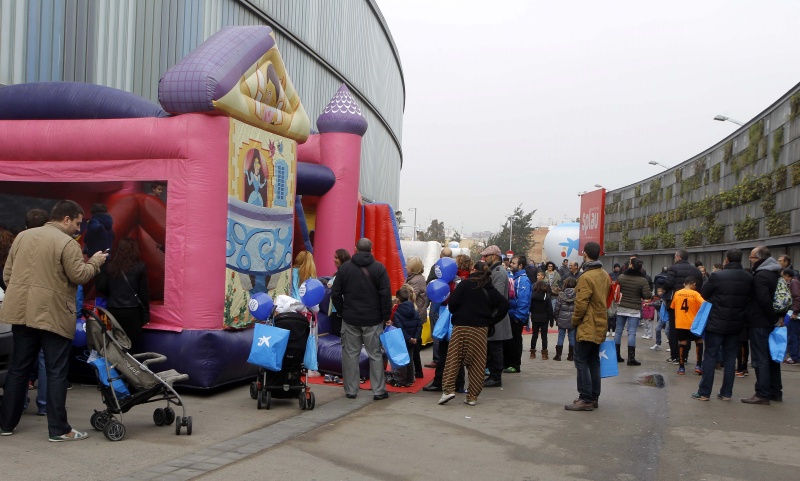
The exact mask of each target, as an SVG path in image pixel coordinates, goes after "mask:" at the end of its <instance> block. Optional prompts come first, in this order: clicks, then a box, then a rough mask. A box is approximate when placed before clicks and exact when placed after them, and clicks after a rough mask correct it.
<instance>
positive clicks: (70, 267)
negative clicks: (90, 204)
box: [0, 222, 100, 339]
mask: <svg viewBox="0 0 800 481" xmlns="http://www.w3.org/2000/svg"><path fill="white" fill-rule="evenodd" d="M99 271H100V266H99V265H98V264H96V263H95V262H94V261H93V260H89V262H88V263H87V262H84V261H83V254H82V253H81V247H80V245H78V243H77V242H76V241H75V239H73V238H72V237H71V236H69V235H68V234H67V233H66V231H65V230H64V229H63V228H62V227H61V225H60V224H59V223H57V222H48V223H47V224H45V225H43V226H42V227H36V228H34V229H28V230H25V231H22V232H20V234H19V235H18V236H17V238H16V239H14V243H13V244H12V245H11V251H10V252H9V253H8V259H7V260H6V265H5V269H4V270H3V280H4V281H5V283H6V284H7V285H8V288H7V289H6V295H5V299H4V301H3V307H2V309H0V322H2V323H6V324H17V325H23V326H28V327H30V328H33V329H41V330H43V331H49V332H52V333H54V334H58V335H59V336H61V337H65V338H67V339H72V338H74V337H75V316H76V313H77V308H76V303H75V296H76V293H77V289H78V285H81V284H85V283H86V282H88V281H89V280H90V279H91V278H92V277H94V276H95V275H96V274H97V273H98V272H99Z"/></svg>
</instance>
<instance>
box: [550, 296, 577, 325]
mask: <svg viewBox="0 0 800 481" xmlns="http://www.w3.org/2000/svg"><path fill="white" fill-rule="evenodd" d="M573 312H575V289H574V288H572V287H568V288H566V289H564V290H563V291H562V292H561V294H559V295H558V299H556V308H555V309H554V311H553V315H554V316H555V318H556V323H557V324H558V328H559V329H574V327H572V313H573Z"/></svg>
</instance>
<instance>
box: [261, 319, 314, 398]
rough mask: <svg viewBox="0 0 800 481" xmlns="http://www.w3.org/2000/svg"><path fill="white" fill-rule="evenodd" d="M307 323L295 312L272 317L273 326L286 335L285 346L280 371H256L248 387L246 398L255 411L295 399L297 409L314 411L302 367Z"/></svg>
mask: <svg viewBox="0 0 800 481" xmlns="http://www.w3.org/2000/svg"><path fill="white" fill-rule="evenodd" d="M310 324H311V322H310V321H309V319H308V318H307V317H306V316H305V315H303V314H299V313H297V312H285V313H281V314H276V315H275V317H274V319H273V325H274V326H275V327H279V328H281V329H286V330H287V331H289V343H288V345H287V346H286V353H285V354H284V355H283V364H282V365H281V370H280V371H277V372H276V371H270V370H268V369H264V368H259V370H258V377H257V378H256V380H255V381H254V382H252V383H250V397H251V398H253V399H255V400H256V407H257V408H258V409H270V408H271V407H272V400H273V399H295V398H297V401H298V404H299V405H300V409H302V410H306V409H308V410H311V409H314V406H315V404H316V400H315V399H314V393H313V392H311V389H310V388H309V387H308V369H306V367H305V366H304V365H303V358H304V357H305V354H306V343H307V342H308V336H309V335H311V325H310Z"/></svg>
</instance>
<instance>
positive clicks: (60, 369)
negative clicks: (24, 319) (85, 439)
mask: <svg viewBox="0 0 800 481" xmlns="http://www.w3.org/2000/svg"><path fill="white" fill-rule="evenodd" d="M11 332H13V334H14V354H13V355H12V358H11V365H10V367H9V370H8V377H7V378H6V383H5V385H4V386H3V392H4V396H3V402H2V404H0V429H3V431H12V430H13V429H14V428H16V427H17V424H19V420H20V417H22V406H23V404H24V402H25V396H26V392H27V390H28V376H29V375H30V372H31V370H32V369H33V366H34V364H35V363H36V362H37V360H38V357H39V350H40V349H41V350H42V351H43V352H44V363H45V370H46V371H47V373H46V375H45V378H46V379H47V386H46V387H45V389H44V391H45V396H46V399H47V401H46V402H47V406H46V408H47V430H48V432H49V435H50V436H61V435H63V434H67V433H68V432H70V431H71V430H72V426H70V425H69V422H67V407H66V403H67V372H68V371H69V357H70V354H71V353H72V341H71V340H69V339H67V338H66V337H62V336H59V335H58V334H54V333H52V332H49V331H43V330H41V329H33V328H31V327H28V326H22V325H14V326H12V327H11ZM39 383H40V384H39V389H40V390H42V385H41V379H40V381H39Z"/></svg>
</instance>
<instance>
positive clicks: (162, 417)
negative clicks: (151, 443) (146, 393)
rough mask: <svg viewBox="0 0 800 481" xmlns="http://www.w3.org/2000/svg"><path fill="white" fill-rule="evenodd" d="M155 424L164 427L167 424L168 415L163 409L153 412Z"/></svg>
mask: <svg viewBox="0 0 800 481" xmlns="http://www.w3.org/2000/svg"><path fill="white" fill-rule="evenodd" d="M153 422H154V423H155V425H156V426H163V425H164V424H166V423H167V413H165V412H164V409H163V408H156V409H155V410H154V411H153Z"/></svg>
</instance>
